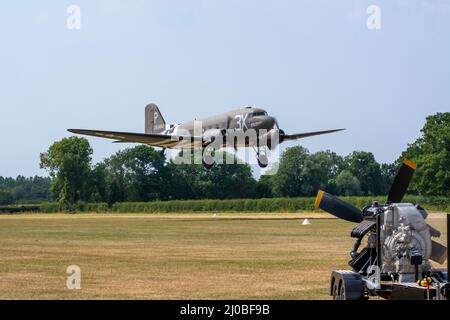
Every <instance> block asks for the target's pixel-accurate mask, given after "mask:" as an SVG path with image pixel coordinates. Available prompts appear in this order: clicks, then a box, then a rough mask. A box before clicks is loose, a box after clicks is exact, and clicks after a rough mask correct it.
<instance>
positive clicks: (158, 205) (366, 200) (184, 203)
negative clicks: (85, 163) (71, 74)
mask: <svg viewBox="0 0 450 320" xmlns="http://www.w3.org/2000/svg"><path fill="white" fill-rule="evenodd" d="M340 198H341V199H343V200H345V201H347V202H349V203H351V204H353V205H354V206H356V207H358V208H363V207H365V206H367V205H370V204H371V203H372V201H379V202H384V201H385V199H386V197H383V196H381V197H340ZM314 201H315V198H314V197H309V198H272V199H233V200H172V201H152V202H121V203H115V204H114V205H113V206H112V207H111V208H109V207H108V205H107V204H106V203H79V204H77V205H75V206H74V207H73V208H71V210H63V209H62V208H61V207H60V206H59V205H58V204H57V203H43V204H42V205H41V209H40V211H41V212H44V213H50V212H61V211H72V212H98V213H102V212H117V213H177V212H185V213H195V212H295V211H313V210H315V209H314ZM404 202H412V203H420V204H421V205H422V206H423V207H424V208H426V209H427V210H429V211H445V212H449V211H450V199H448V198H444V197H421V196H406V197H405V199H404Z"/></svg>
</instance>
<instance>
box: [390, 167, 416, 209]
mask: <svg viewBox="0 0 450 320" xmlns="http://www.w3.org/2000/svg"><path fill="white" fill-rule="evenodd" d="M416 168H417V165H416V164H415V163H414V162H412V161H411V160H408V159H406V160H404V161H403V163H402V166H401V167H400V170H398V172H397V175H396V176H395V178H394V182H392V185H391V189H390V190H389V194H388V198H387V201H388V202H390V203H399V202H402V199H403V197H404V196H405V193H406V190H407V189H408V186H409V183H410V182H411V179H412V177H413V174H414V171H416Z"/></svg>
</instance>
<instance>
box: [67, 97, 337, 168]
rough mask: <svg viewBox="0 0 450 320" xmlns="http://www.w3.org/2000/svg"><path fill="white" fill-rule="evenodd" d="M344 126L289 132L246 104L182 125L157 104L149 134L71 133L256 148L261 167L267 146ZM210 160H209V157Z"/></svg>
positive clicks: (148, 117) (148, 112)
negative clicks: (166, 116) (169, 120)
mask: <svg viewBox="0 0 450 320" xmlns="http://www.w3.org/2000/svg"><path fill="white" fill-rule="evenodd" d="M341 130H344V129H334V130H325V131H314V132H305V133H295V134H286V133H285V132H284V131H283V130H281V129H280V128H279V127H278V123H277V120H276V119H275V117H272V116H270V115H269V114H268V113H267V112H266V111H265V110H263V109H260V108H256V107H250V106H247V107H243V108H239V109H236V110H233V111H229V112H226V113H222V114H219V115H215V116H212V117H208V118H204V119H198V120H192V121H189V122H185V123H179V124H170V125H168V124H166V121H165V120H164V118H163V116H162V115H161V112H160V111H159V109H158V107H157V106H156V105H155V104H149V105H147V106H146V107H145V133H131V132H116V131H101V130H84V129H69V130H68V131H69V132H72V133H77V134H83V135H89V136H95V137H101V138H108V139H113V140H115V142H125V143H143V144H147V145H150V146H154V147H160V148H163V152H164V150H165V149H166V148H168V149H200V150H202V151H204V150H205V149H212V150H218V149H220V148H225V147H233V148H234V149H235V150H236V149H237V148H240V147H244V148H245V147H252V148H254V149H255V151H256V155H257V161H258V164H259V166H260V167H261V168H265V167H267V165H268V157H267V155H266V154H267V152H266V151H267V149H266V148H268V149H269V150H273V149H274V148H276V146H277V145H278V144H280V143H283V142H285V141H292V140H297V139H301V138H306V137H310V136H315V135H320V134H326V133H332V132H336V131H341ZM205 159H206V160H205ZM203 165H204V166H205V167H207V168H210V167H212V166H213V165H214V160H211V157H209V158H207V157H205V156H204V157H203Z"/></svg>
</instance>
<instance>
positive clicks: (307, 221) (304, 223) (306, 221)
mask: <svg viewBox="0 0 450 320" xmlns="http://www.w3.org/2000/svg"><path fill="white" fill-rule="evenodd" d="M308 224H311V222H309V219H305V220H303V222H302V225H304V226H305V225H308Z"/></svg>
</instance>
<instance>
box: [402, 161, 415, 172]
mask: <svg viewBox="0 0 450 320" xmlns="http://www.w3.org/2000/svg"><path fill="white" fill-rule="evenodd" d="M403 164H405V165H407V166H408V167H410V168H411V169H413V170H416V168H417V164H415V163H414V162H412V161H411V160H409V159H405V160H403Z"/></svg>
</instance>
